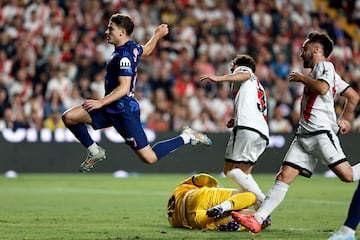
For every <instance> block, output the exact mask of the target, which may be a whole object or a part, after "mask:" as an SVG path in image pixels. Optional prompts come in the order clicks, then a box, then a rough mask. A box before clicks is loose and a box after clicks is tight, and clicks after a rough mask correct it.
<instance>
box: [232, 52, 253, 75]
mask: <svg viewBox="0 0 360 240" xmlns="http://www.w3.org/2000/svg"><path fill="white" fill-rule="evenodd" d="M231 64H232V66H245V67H249V68H250V69H251V70H252V71H253V72H255V70H256V63H255V60H254V59H253V58H252V57H251V56H249V55H246V54H241V55H237V56H236V57H235V58H234V59H233V60H232V61H231Z"/></svg>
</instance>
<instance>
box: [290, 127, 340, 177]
mask: <svg viewBox="0 0 360 240" xmlns="http://www.w3.org/2000/svg"><path fill="white" fill-rule="evenodd" d="M345 160H346V156H345V154H344V152H343V150H342V148H341V146H340V141H339V138H338V137H337V136H336V134H335V133H334V132H332V131H329V132H326V133H320V134H317V135H306V136H301V135H300V136H297V137H295V139H294V140H293V142H292V143H291V145H290V147H289V150H288V151H287V153H286V155H285V158H284V160H283V165H289V166H291V167H294V168H296V169H298V170H299V171H300V173H299V174H300V175H302V176H305V177H310V176H311V175H312V173H313V171H314V169H315V167H316V165H317V163H318V161H321V162H322V163H323V164H326V165H327V166H332V165H336V164H337V163H340V162H343V161H345Z"/></svg>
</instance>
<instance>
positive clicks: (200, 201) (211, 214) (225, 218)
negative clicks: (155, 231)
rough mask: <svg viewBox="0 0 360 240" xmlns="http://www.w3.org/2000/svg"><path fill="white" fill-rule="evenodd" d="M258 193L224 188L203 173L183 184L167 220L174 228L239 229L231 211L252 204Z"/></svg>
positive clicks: (168, 211)
mask: <svg viewBox="0 0 360 240" xmlns="http://www.w3.org/2000/svg"><path fill="white" fill-rule="evenodd" d="M255 201H256V196H255V194H253V193H252V192H241V191H240V190H238V189H232V188H221V187H219V182H218V180H217V179H216V178H214V177H212V176H210V175H208V174H205V173H200V174H196V175H193V176H191V177H189V178H188V179H186V180H185V181H183V182H182V183H180V184H179V185H178V186H177V188H176V189H175V191H174V192H173V194H172V195H171V197H170V199H169V202H168V206H167V213H168V220H169V223H170V224H171V225H172V226H173V227H180V228H197V229H210V230H219V231H236V230H238V229H239V225H238V224H237V223H236V222H235V221H233V219H232V217H231V214H230V213H231V211H238V210H241V209H244V208H247V207H249V206H252V205H253V204H254V203H255Z"/></svg>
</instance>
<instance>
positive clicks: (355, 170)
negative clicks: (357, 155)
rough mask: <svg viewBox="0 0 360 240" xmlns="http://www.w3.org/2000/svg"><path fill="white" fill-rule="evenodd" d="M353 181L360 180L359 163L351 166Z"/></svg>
mask: <svg viewBox="0 0 360 240" xmlns="http://www.w3.org/2000/svg"><path fill="white" fill-rule="evenodd" d="M352 174H353V181H354V182H356V181H358V180H360V163H358V164H356V165H354V166H352Z"/></svg>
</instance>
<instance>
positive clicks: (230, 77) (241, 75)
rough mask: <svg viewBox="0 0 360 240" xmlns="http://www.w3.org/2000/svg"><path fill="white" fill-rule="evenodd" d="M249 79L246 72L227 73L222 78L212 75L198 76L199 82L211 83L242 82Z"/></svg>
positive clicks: (248, 74)
mask: <svg viewBox="0 0 360 240" xmlns="http://www.w3.org/2000/svg"><path fill="white" fill-rule="evenodd" d="M249 78H250V73H248V72H237V73H229V74H225V75H222V76H216V75H213V74H204V75H201V76H200V81H201V82H202V81H206V80H208V81H211V82H243V81H246V80H248V79H249Z"/></svg>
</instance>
